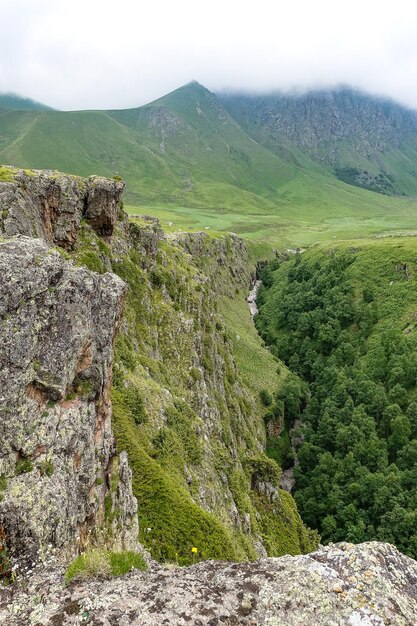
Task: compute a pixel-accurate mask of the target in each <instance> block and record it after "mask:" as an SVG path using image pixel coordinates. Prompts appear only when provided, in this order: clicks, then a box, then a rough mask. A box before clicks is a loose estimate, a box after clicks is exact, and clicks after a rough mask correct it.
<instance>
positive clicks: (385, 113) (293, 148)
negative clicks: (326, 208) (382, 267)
mask: <svg viewBox="0 0 417 626" xmlns="http://www.w3.org/2000/svg"><path fill="white" fill-rule="evenodd" d="M220 101H221V102H222V104H223V105H224V106H225V107H226V109H227V110H228V111H229V112H230V114H231V115H232V116H233V117H234V119H236V120H237V121H238V122H239V124H240V125H241V126H242V128H244V129H245V130H246V131H247V132H248V133H249V134H250V135H251V136H252V137H254V139H256V140H257V141H258V142H259V143H260V144H261V145H264V146H265V147H267V148H268V149H270V150H272V151H273V152H275V153H276V154H278V155H280V156H283V157H284V158H286V159H287V160H292V161H293V162H295V163H299V164H301V165H302V164H304V165H305V164H306V163H307V161H306V159H307V158H309V159H310V160H311V161H313V162H314V163H315V164H316V167H321V168H323V167H325V168H327V169H328V170H329V171H331V172H332V173H334V174H335V175H336V176H337V177H338V178H340V180H343V181H345V182H347V183H349V184H352V185H356V186H359V187H363V188H365V189H370V190H373V191H377V192H380V193H384V194H387V195H412V196H415V195H416V194H417V168H416V163H417V161H416V157H417V152H416V151H417V115H416V113H415V112H414V111H411V110H409V109H406V108H405V107H403V106H401V105H399V104H397V103H395V102H393V101H392V100H388V99H383V98H378V97H375V96H370V95H367V94H365V93H362V92H358V91H355V90H352V89H349V88H341V89H335V90H327V91H310V92H307V93H303V94H284V93H277V94H270V95H257V96H248V95H239V94H229V95H223V96H220ZM308 167H309V168H311V164H309V165H308Z"/></svg>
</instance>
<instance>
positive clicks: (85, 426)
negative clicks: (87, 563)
mask: <svg viewBox="0 0 417 626" xmlns="http://www.w3.org/2000/svg"><path fill="white" fill-rule="evenodd" d="M18 176H19V175H18ZM21 176H22V177H23V178H22V180H20V182H19V184H18V183H14V182H13V183H3V184H1V185H0V203H2V204H1V208H2V210H3V222H2V224H3V229H4V231H5V233H6V235H8V236H6V238H3V239H0V293H1V298H0V529H2V532H3V533H4V534H5V540H6V546H7V549H8V551H9V554H10V555H11V556H12V557H15V558H16V559H18V560H19V561H29V560H30V561H31V562H32V561H36V560H37V559H39V558H40V559H42V558H43V556H44V554H45V553H46V551H47V549H48V547H54V548H57V549H58V550H59V552H60V554H63V555H64V554H66V555H69V554H73V553H76V552H78V551H79V550H81V549H83V548H84V547H86V546H88V544H89V543H90V542H92V541H93V540H94V541H95V542H96V543H97V542H98V543H105V542H106V540H107V539H109V538H110V537H112V543H116V544H117V545H119V546H123V547H135V546H136V545H137V536H138V526H137V515H136V513H137V505H136V500H135V499H134V497H133V495H132V491H131V474H130V470H129V468H128V464H127V459H126V456H125V455H121V458H120V460H118V459H117V457H116V455H115V446H114V438H113V433H112V427H111V401H110V386H111V378H112V361H113V342H114V336H115V333H116V330H117V327H118V324H119V321H120V318H121V314H122V305H123V301H124V297H125V292H126V286H125V284H124V282H123V281H122V280H121V279H120V278H118V277H117V276H115V275H114V274H110V273H105V274H103V275H99V274H96V273H94V272H91V271H89V270H88V269H86V268H81V267H76V266H74V265H73V262H72V261H70V262H69V261H68V260H66V258H64V257H63V256H62V255H61V254H60V253H59V252H57V251H56V250H55V249H53V248H51V247H50V245H49V243H60V244H61V245H62V244H63V243H65V244H66V245H68V247H71V245H72V242H73V241H74V237H75V233H76V229H77V224H79V221H80V219H81V216H82V214H83V213H82V210H83V206H86V207H87V208H86V211H85V212H84V214H85V215H86V216H87V219H89V220H91V222H92V224H93V226H94V228H95V229H98V230H100V232H105V233H106V234H109V232H110V224H111V223H112V221H113V220H114V219H115V216H116V213H117V211H118V208H119V204H118V203H119V195H120V192H121V189H122V188H123V186H122V185H119V184H117V185H116V184H114V185H113V181H101V180H97V179H94V180H92V179H89V180H88V181H81V183H80V185H78V183H77V182H76V180H74V179H73V178H71V177H64V176H61V175H60V176H61V180H60V182H59V184H58V182H57V180H56V178H55V177H54V176H52V179H48V177H47V175H46V174H44V173H39V174H36V176H34V177H31V176H29V175H26V174H22V175H21ZM22 181H23V182H22ZM26 182H27V186H26ZM80 188H82V191H80ZM83 194H84V195H83ZM112 194H113V195H112ZM89 198H90V200H89ZM5 207H6V208H5ZM106 207H107V209H106ZM31 228H32V231H33V232H34V233H36V234H41V235H42V236H43V237H44V240H41V239H32V238H29V237H26V236H22V235H16V236H11V237H10V235H12V234H13V235H14V234H15V233H16V232H17V231H22V232H23V233H27V232H28V231H30V230H31ZM106 498H107V499H108V502H107V506H106V507H105V499H106ZM105 510H108V511H110V512H111V513H112V515H111V516H109V517H111V520H106V515H105ZM115 511H117V514H115Z"/></svg>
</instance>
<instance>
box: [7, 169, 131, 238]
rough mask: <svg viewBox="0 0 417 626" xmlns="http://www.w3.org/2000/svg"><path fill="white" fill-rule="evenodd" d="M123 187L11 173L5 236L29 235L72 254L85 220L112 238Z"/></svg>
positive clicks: (57, 176) (108, 181) (35, 173)
mask: <svg viewBox="0 0 417 626" xmlns="http://www.w3.org/2000/svg"><path fill="white" fill-rule="evenodd" d="M124 187H125V184H124V183H123V182H121V181H116V180H112V179H108V178H102V177H99V176H90V177H89V178H80V177H78V176H69V175H67V174H61V173H60V172H54V171H49V170H17V171H14V170H13V169H12V168H10V181H9V182H4V183H2V184H1V185H0V235H1V234H3V235H5V236H9V237H10V236H13V235H17V234H20V235H27V236H28V237H35V238H41V239H44V240H45V241H47V242H49V243H51V244H55V245H58V246H61V247H62V248H65V249H66V250H72V248H73V247H74V245H75V243H76V240H77V234H78V230H79V228H80V223H81V219H86V220H87V221H88V222H89V224H90V225H91V226H92V228H94V230H95V231H96V232H97V234H99V235H101V236H105V237H109V236H111V235H112V234H113V228H114V225H115V223H116V219H117V215H118V211H119V204H120V198H121V196H122V193H123V189H124Z"/></svg>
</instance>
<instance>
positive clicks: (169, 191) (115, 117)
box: [0, 83, 417, 246]
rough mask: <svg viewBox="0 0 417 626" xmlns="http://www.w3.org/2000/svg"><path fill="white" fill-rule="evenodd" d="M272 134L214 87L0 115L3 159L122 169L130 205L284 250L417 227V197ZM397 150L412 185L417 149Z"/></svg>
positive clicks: (81, 169)
mask: <svg viewBox="0 0 417 626" xmlns="http://www.w3.org/2000/svg"><path fill="white" fill-rule="evenodd" d="M261 130H262V132H260V134H259V136H255V133H254V131H253V129H252V128H248V129H247V131H248V132H246V131H245V130H244V129H242V127H241V126H240V125H239V124H238V123H237V122H236V121H235V119H233V117H232V116H231V115H230V114H229V113H228V112H227V111H226V110H225V109H224V108H223V106H222V104H221V103H220V102H219V100H218V99H217V98H216V96H215V95H214V94H212V93H211V92H209V91H208V90H207V89H205V88H204V87H202V86H201V85H199V84H198V83H190V84H189V85H185V86H184V87H182V88H180V89H177V90H176V91H174V92H172V93H170V94H168V95H167V96H165V97H163V98H161V99H159V100H157V101H155V102H153V103H151V104H149V105H146V106H143V107H140V108H137V109H130V110H121V111H107V112H106V111H79V112H58V111H18V110H3V111H0V162H3V163H7V164H11V165H15V166H18V167H26V168H53V169H61V170H65V171H68V172H70V173H74V174H79V175H90V174H93V173H94V174H102V175H106V176H112V175H116V174H117V175H120V176H122V177H123V178H124V179H125V180H126V181H127V190H126V202H127V204H129V205H130V206H129V211H130V212H131V213H135V212H136V213H139V214H141V213H144V212H146V213H151V214H154V215H157V216H159V217H160V218H161V219H162V221H163V223H164V225H165V226H169V223H170V222H173V223H174V226H175V227H176V228H178V227H180V228H184V229H190V228H198V229H201V228H211V229H215V230H220V231H233V232H236V233H238V234H240V235H242V236H245V237H247V238H251V239H263V240H267V241H269V242H271V243H273V244H275V245H281V246H282V245H291V246H293V245H305V244H309V243H311V242H315V241H318V240H323V239H328V238H329V237H334V236H335V237H348V236H357V235H358V234H359V233H361V234H365V235H366V234H373V233H375V232H380V231H392V230H399V229H412V228H414V226H415V224H414V215H415V209H416V202H415V201H414V200H413V199H409V198H394V197H389V196H387V195H382V194H379V193H374V192H371V191H368V190H364V189H361V188H360V187H358V186H353V185H351V184H347V183H346V182H343V181H340V180H338V179H337V177H336V176H335V175H334V172H333V170H332V168H331V167H329V165H327V164H326V163H325V162H323V161H320V160H319V159H318V158H316V157H314V158H313V156H312V155H311V154H309V153H308V151H307V150H306V149H304V147H303V146H301V147H300V146H297V145H296V144H295V143H294V142H291V141H290V139H289V138H288V137H286V138H284V139H285V145H286V150H279V149H278V148H277V147H276V145H275V144H274V135H273V134H270V136H269V135H268V137H269V138H268V141H267V140H266V137H267V134H268V133H269V130H268V128H266V127H262V129H261ZM250 135H253V136H250ZM254 137H255V138H254ZM283 141H284V140H283ZM261 143H263V144H264V145H261ZM392 150H393V151H394V152H395V150H396V151H397V152H396V154H397V153H398V154H399V155H400V156H398V158H397V157H396V158H397V161H396V163H397V166H398V173H397V174H396V175H397V179H398V180H400V176H402V177H403V179H404V186H406V184H408V185H409V187H408V189H409V191H411V190H412V183H413V181H412V175H411V174H410V172H411V171H412V167H413V163H414V161H413V159H414V152H413V150H412V146H411V147H410V148H409V152H408V154H409V156H408V165H407V167H408V170H407V169H406V168H405V167H403V166H402V161H401V159H403V158H404V154H405V153H404V151H401V150H400V148H398V147H397V148H392ZM394 152H393V153H394ZM416 155H417V152H416ZM393 160H394V157H393ZM416 162H417V156H416ZM407 172H409V173H407ZM407 181H408V182H407Z"/></svg>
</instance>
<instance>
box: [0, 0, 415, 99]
mask: <svg viewBox="0 0 417 626" xmlns="http://www.w3.org/2000/svg"><path fill="white" fill-rule="evenodd" d="M0 5H1V20H0V91H16V92H18V93H21V94H23V95H26V96H29V97H32V98H35V99H38V100H41V101H44V102H46V103H47V104H50V105H51V106H55V107H57V108H62V109H72V108H113V107H127V106H136V105H139V104H143V103H145V102H148V101H150V100H152V99H154V98H157V97H159V96H161V95H163V94H164V93H166V92H168V91H170V90H172V89H175V88H176V87H178V86H180V85H181V84H184V83H186V82H188V81H190V80H191V79H196V80H198V81H200V82H201V83H203V84H205V85H206V86H207V87H208V88H209V89H212V90H219V89H221V88H234V89H245V90H272V89H279V88H281V89H288V88H291V87H294V86H300V87H309V86H316V85H318V84H320V85H331V84H335V83H350V84H353V85H354V86H358V87H361V88H363V89H365V90H367V91H371V92H376V93H382V94H387V95H390V96H392V97H394V98H397V99H398V100H400V101H402V102H404V103H406V104H408V105H410V106H414V107H416V108H417V81H416V80H415V78H416V75H417V74H416V70H417V37H416V30H417V5H414V4H412V3H410V2H408V0H407V1H406V0H397V2H396V3H395V4H394V3H391V2H389V3H388V2H376V1H374V0H361V1H359V0H351V1H350V2H335V1H334V0H333V1H332V2H329V1H328V0H299V2H294V1H293V2H292V3H290V2H288V0H285V2H284V1H282V0H275V1H272V0H258V1H257V2H254V1H253V2H251V3H245V2H244V0H239V2H238V1H236V0H211V2H210V3H204V2H202V1H201V0H193V1H191V0H179V1H177V2H175V0H170V1H167V0H159V1H158V2H155V1H154V2H150V1H149V0H146V1H143V0H142V1H139V2H134V1H133V0H112V1H111V2H110V1H109V0H100V1H99V0H72V2H71V3H70V2H67V1H65V2H64V1H63V0H0Z"/></svg>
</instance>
